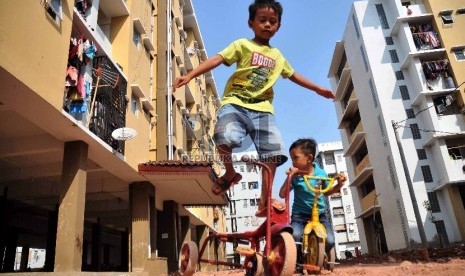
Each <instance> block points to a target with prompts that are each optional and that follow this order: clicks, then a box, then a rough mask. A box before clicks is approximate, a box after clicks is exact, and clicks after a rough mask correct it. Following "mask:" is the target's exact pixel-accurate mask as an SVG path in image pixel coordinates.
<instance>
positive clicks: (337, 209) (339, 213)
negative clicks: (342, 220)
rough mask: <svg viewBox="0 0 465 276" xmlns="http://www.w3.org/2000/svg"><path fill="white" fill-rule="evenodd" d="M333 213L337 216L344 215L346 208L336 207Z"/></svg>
mask: <svg viewBox="0 0 465 276" xmlns="http://www.w3.org/2000/svg"><path fill="white" fill-rule="evenodd" d="M333 215H334V216H335V217H337V216H344V209H343V208H342V207H334V208H333Z"/></svg>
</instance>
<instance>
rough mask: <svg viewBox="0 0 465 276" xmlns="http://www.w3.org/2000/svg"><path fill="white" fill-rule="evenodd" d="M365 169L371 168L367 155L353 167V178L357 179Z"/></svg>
mask: <svg viewBox="0 0 465 276" xmlns="http://www.w3.org/2000/svg"><path fill="white" fill-rule="evenodd" d="M367 168H371V162H370V157H369V156H368V154H367V155H366V156H365V157H364V158H363V159H362V161H361V162H360V163H358V165H357V166H356V167H355V170H354V172H355V176H356V177H357V176H358V175H359V174H360V173H361V172H362V171H364V170H366V169H367Z"/></svg>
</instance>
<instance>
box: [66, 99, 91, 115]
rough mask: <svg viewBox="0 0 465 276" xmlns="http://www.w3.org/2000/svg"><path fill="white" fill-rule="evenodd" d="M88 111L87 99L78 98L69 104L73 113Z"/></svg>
mask: <svg viewBox="0 0 465 276" xmlns="http://www.w3.org/2000/svg"><path fill="white" fill-rule="evenodd" d="M86 112H87V104H86V101H85V100H76V101H72V102H71V104H70V106H69V113H71V114H78V113H86Z"/></svg>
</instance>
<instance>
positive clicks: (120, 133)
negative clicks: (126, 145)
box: [111, 127, 137, 141]
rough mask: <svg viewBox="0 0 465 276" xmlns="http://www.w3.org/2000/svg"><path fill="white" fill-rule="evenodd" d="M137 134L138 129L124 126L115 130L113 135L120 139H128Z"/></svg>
mask: <svg viewBox="0 0 465 276" xmlns="http://www.w3.org/2000/svg"><path fill="white" fill-rule="evenodd" d="M136 136H137V131H136V130H135V129H132V128H129V127H122V128H117V129H115V130H113V132H112V133H111V137H113V139H115V140H118V141H126V140H129V139H132V138H134V137H136Z"/></svg>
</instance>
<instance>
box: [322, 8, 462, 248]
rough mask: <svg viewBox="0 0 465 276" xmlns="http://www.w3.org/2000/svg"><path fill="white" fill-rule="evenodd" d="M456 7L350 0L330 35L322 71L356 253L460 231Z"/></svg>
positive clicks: (449, 239) (430, 241)
mask: <svg viewBox="0 0 465 276" xmlns="http://www.w3.org/2000/svg"><path fill="white" fill-rule="evenodd" d="M464 12H465V1H463V0H448V1H444V0H411V1H405V0H368V1H356V2H354V3H353V7H352V9H351V11H350V13H349V16H348V21H347V24H346V28H345V31H344V33H343V37H342V39H341V41H339V42H337V43H336V46H335V49H334V54H333V58H332V62H331V66H330V69H329V74H328V77H329V78H330V81H331V86H332V89H333V91H335V93H336V100H335V106H336V112H337V116H338V120H339V129H340V133H341V140H342V145H343V148H344V157H345V158H346V162H347V172H348V176H349V179H350V180H351V181H350V187H351V189H352V196H353V200H354V208H355V215H356V217H355V218H356V219H357V226H358V230H359V232H360V243H361V250H362V253H375V254H376V253H384V252H388V251H395V250H403V249H406V248H412V247H416V246H419V245H423V246H425V245H426V244H427V245H448V244H449V243H454V242H461V241H463V240H465V207H464V206H465V159H464V158H463V157H464V156H465V120H464V112H465V108H464V104H463V103H464V100H463V99H464V94H465V92H464V85H462V86H460V85H461V84H463V82H464V81H465V68H464V66H463V65H464V63H463V62H464V59H465V56H464V49H465V46H464V45H465V37H464V36H463V30H464V29H465V14H464ZM456 87H458V88H456ZM396 134H397V135H398V137H399V138H398V140H399V143H397V140H396ZM402 153H403V154H402ZM403 156H405V158H403ZM404 161H405V162H404ZM404 164H405V165H404Z"/></svg>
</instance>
